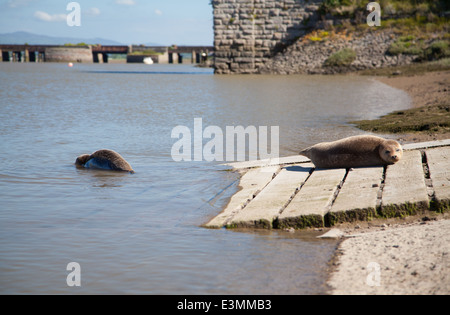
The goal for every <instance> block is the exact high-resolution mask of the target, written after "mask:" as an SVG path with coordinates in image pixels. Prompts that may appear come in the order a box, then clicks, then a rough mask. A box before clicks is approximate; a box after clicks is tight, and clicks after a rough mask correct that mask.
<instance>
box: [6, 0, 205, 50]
mask: <svg viewBox="0 0 450 315" xmlns="http://www.w3.org/2000/svg"><path fill="white" fill-rule="evenodd" d="M70 2H72V1H71V0H0V33H11V32H16V31H26V32H31V33H36V34H41V35H48V36H58V37H76V38H95V37H101V38H105V39H111V40H115V41H118V42H121V43H123V44H142V43H149V42H153V43H158V44H161V45H172V44H177V45H212V44H213V29H212V27H213V21H212V20H213V17H212V7H211V5H210V4H209V3H210V0H94V1H93V0H78V1H76V2H78V3H79V4H80V6H81V26H79V27H77V26H73V27H69V26H68V25H67V23H66V19H65V15H66V14H68V13H70V11H66V7H67V4H68V3H70Z"/></svg>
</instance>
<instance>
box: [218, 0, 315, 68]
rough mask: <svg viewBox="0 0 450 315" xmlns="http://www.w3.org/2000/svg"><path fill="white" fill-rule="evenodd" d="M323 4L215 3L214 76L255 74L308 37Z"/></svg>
mask: <svg viewBox="0 0 450 315" xmlns="http://www.w3.org/2000/svg"><path fill="white" fill-rule="evenodd" d="M322 2H323V0H308V1H304V0H300V1H294V0H285V1H279V0H265V1H260V0H245V1H244V0H213V1H212V5H213V10H214V46H215V72H216V73H219V74H228V73H256V72H258V68H259V67H261V66H262V65H263V64H264V63H265V62H267V61H268V60H269V59H271V58H272V57H274V55H275V54H277V53H278V51H281V50H283V48H285V47H287V46H289V45H290V44H292V43H293V42H294V41H295V39H296V38H298V37H300V36H301V35H303V34H305V33H306V30H307V29H308V27H310V25H309V23H310V22H311V21H314V20H315V19H316V18H317V14H318V13H317V10H318V9H319V5H320V4H321V3H322Z"/></svg>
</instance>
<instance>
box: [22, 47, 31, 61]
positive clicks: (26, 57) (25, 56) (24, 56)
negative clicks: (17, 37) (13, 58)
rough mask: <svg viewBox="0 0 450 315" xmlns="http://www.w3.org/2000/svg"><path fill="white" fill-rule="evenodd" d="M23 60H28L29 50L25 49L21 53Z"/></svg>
mask: <svg viewBox="0 0 450 315" xmlns="http://www.w3.org/2000/svg"><path fill="white" fill-rule="evenodd" d="M23 62H30V52H29V51H28V49H25V51H24V54H23Z"/></svg>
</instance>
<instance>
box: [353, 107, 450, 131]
mask: <svg viewBox="0 0 450 315" xmlns="http://www.w3.org/2000/svg"><path fill="white" fill-rule="evenodd" d="M351 123H352V124H355V125H356V127H358V128H359V129H362V130H365V131H369V132H377V133H394V134H395V133H397V134H398V133H400V134H403V133H418V132H422V133H423V132H425V133H445V132H450V104H447V105H433V106H426V107H421V108H413V109H408V110H402V111H396V112H393V113H391V114H388V115H386V116H383V117H381V118H380V119H376V120H362V121H354V122H351Z"/></svg>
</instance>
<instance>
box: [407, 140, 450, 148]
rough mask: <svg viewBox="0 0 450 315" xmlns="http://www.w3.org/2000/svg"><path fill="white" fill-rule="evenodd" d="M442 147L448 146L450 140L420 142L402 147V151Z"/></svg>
mask: <svg viewBox="0 0 450 315" xmlns="http://www.w3.org/2000/svg"><path fill="white" fill-rule="evenodd" d="M444 146H450V139H445V140H437V141H429V142H420V143H408V144H405V145H403V149H404V150H419V149H428V148H435V147H444Z"/></svg>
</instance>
